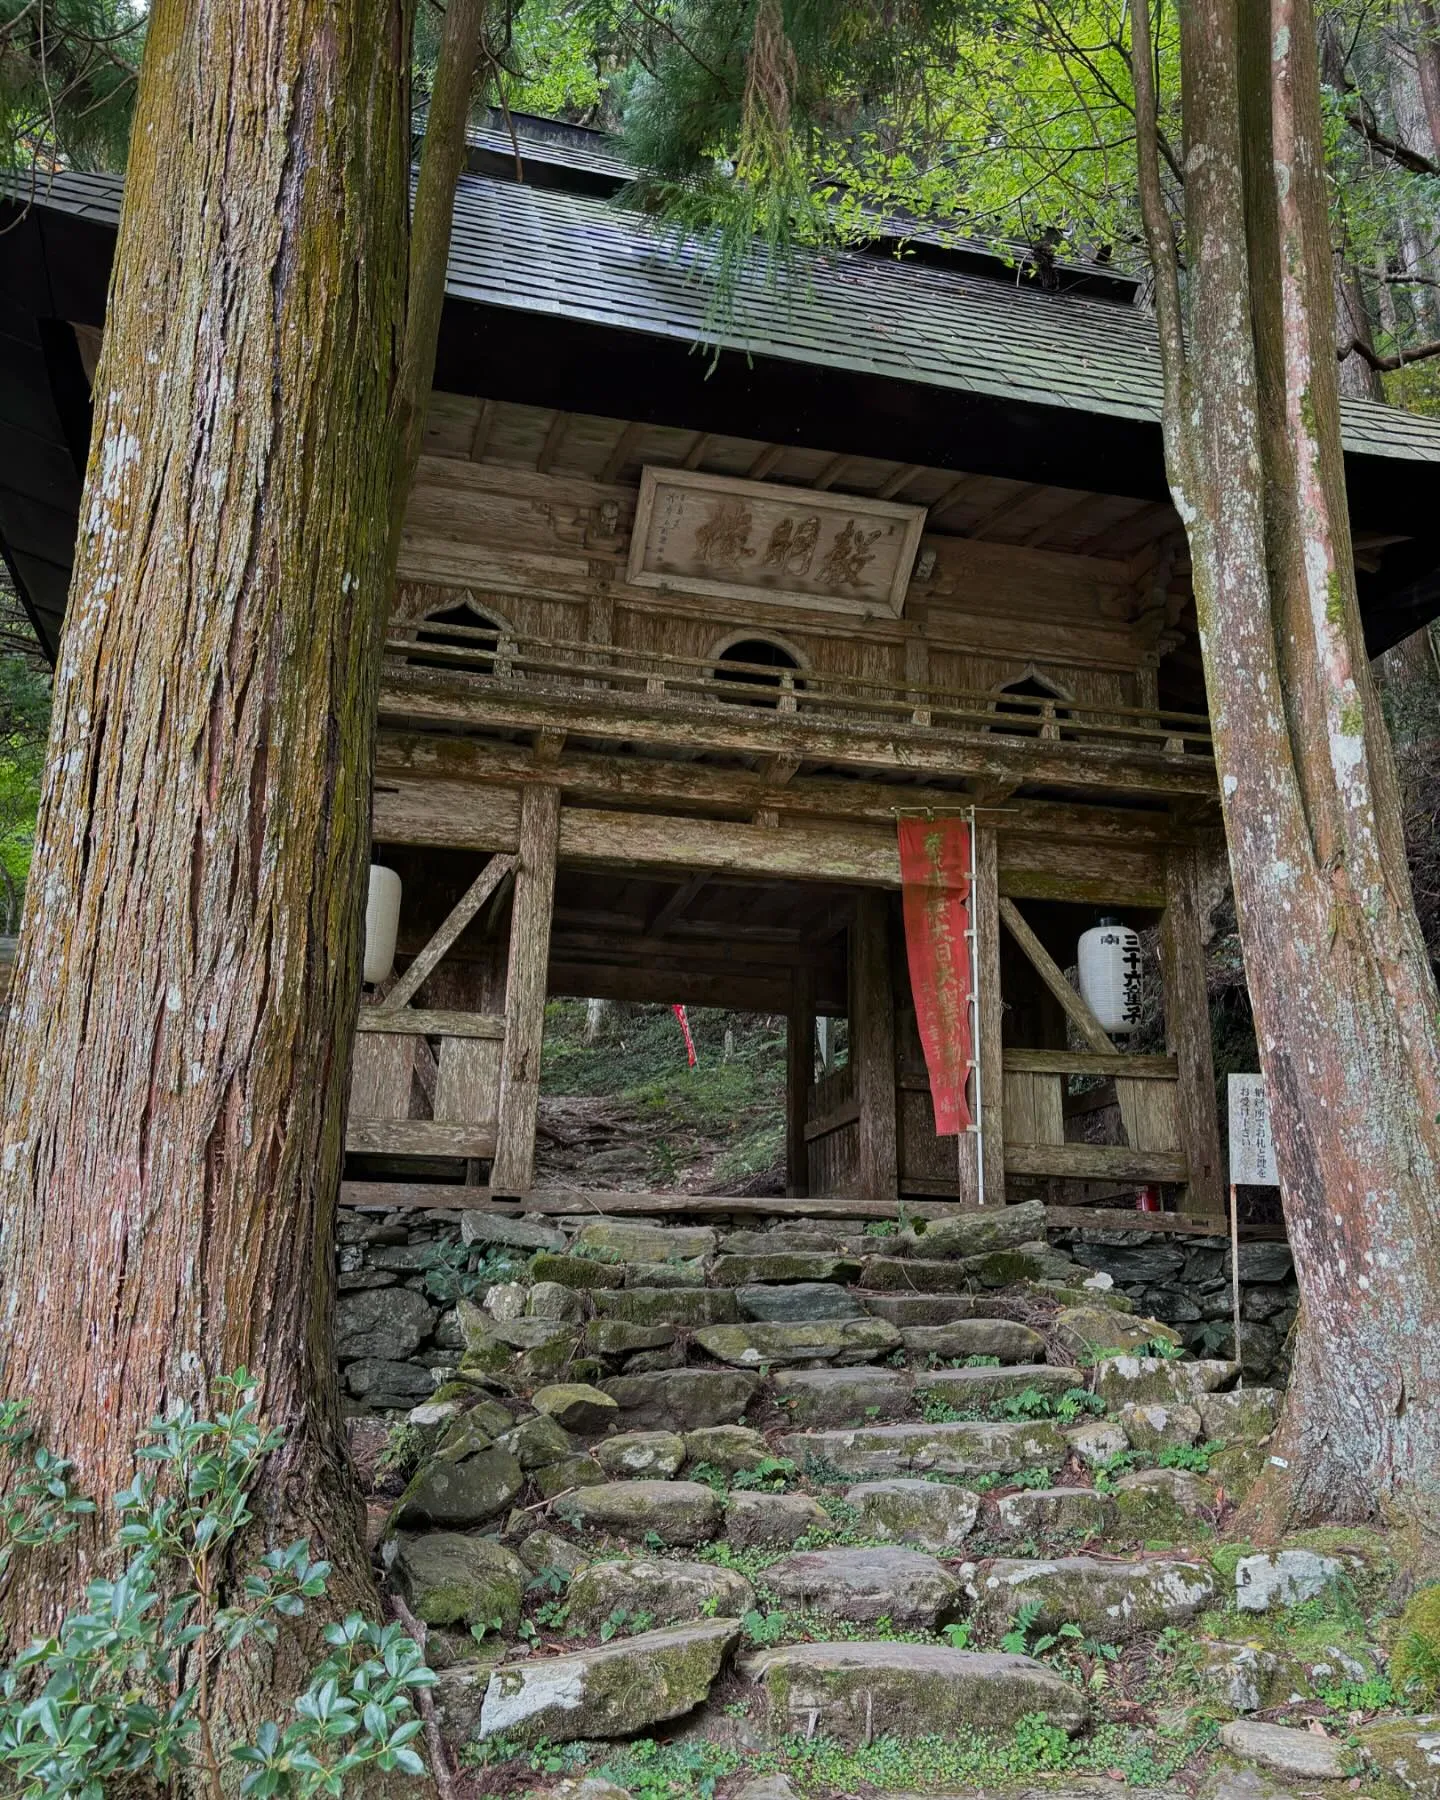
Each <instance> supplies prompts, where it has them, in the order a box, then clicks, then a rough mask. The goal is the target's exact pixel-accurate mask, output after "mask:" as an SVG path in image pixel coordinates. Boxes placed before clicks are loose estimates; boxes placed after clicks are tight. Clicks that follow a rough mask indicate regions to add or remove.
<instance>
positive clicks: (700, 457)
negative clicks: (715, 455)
mask: <svg viewBox="0 0 1440 1800" xmlns="http://www.w3.org/2000/svg"><path fill="white" fill-rule="evenodd" d="M709 449H710V433H709V432H708V431H697V432H696V433H695V442H694V443H693V444H692V445H691V446H690V448H689V449H688V450H687V451H686V452H685V454H684V456H683V457H681V459H680V467H681V468H682V469H698V468H699V467H700V465H701V463H703V462H704V460H705V457H706V455H707V453H708V452H709Z"/></svg>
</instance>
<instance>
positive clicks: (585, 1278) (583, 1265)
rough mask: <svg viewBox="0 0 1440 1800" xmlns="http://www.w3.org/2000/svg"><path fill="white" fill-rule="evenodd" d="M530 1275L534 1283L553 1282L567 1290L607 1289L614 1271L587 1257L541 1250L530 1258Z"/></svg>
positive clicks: (613, 1276) (612, 1279)
mask: <svg viewBox="0 0 1440 1800" xmlns="http://www.w3.org/2000/svg"><path fill="white" fill-rule="evenodd" d="M530 1275H531V1279H532V1280H534V1281H553V1282H555V1283H557V1284H558V1285H559V1286H560V1287H567V1288H603V1287H609V1286H610V1284H611V1282H612V1281H614V1279H615V1271H614V1269H612V1268H610V1267H608V1266H607V1265H606V1264H605V1263H600V1262H596V1261H595V1259H594V1258H593V1257H589V1256H560V1255H556V1254H555V1253H554V1252H553V1251H549V1250H541V1251H538V1252H537V1253H536V1254H535V1255H534V1256H532V1257H531V1258H530Z"/></svg>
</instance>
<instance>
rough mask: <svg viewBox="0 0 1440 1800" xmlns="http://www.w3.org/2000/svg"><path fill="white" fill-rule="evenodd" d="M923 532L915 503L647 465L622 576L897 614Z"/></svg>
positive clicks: (644, 583)
mask: <svg viewBox="0 0 1440 1800" xmlns="http://www.w3.org/2000/svg"><path fill="white" fill-rule="evenodd" d="M924 528H925V508H924V507H923V506H902V505H900V504H899V503H898V502H897V501H892V500H869V499H864V498H859V497H857V496H855V495H853V494H833V493H831V492H830V491H829V490H828V489H820V490H816V489H812V488H798V487H784V486H782V485H780V484H779V483H778V482H764V481H736V480H733V479H731V478H730V477H729V476H724V475H700V474H696V473H694V472H693V471H690V470H686V469H660V468H652V467H647V468H645V469H644V470H643V471H642V473H641V477H640V499H639V503H638V505H637V506H636V509H635V531H634V535H633V537H632V538H631V540H630V566H629V570H628V574H627V579H628V580H629V581H630V582H632V583H633V584H634V585H635V586H637V587H658V588H671V589H675V590H678V591H681V592H685V593H691V594H709V595H713V596H715V597H717V598H726V599H740V600H766V601H778V602H780V603H781V604H783V605H787V606H807V607H819V608H821V609H822V610H824V611H829V612H846V613H855V614H859V615H862V616H874V615H876V614H889V615H891V616H893V617H897V618H898V617H899V615H900V612H901V610H902V609H903V607H904V605H905V590H906V588H907V587H908V586H909V582H910V575H911V571H912V570H913V569H914V567H915V553H916V551H917V550H918V549H919V548H920V534H921V532H922V531H923V530H924Z"/></svg>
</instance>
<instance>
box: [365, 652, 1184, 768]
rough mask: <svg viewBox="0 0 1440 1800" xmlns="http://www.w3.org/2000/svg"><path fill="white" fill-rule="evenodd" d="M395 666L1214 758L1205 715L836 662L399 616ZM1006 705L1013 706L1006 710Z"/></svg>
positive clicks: (680, 701) (542, 687)
mask: <svg viewBox="0 0 1440 1800" xmlns="http://www.w3.org/2000/svg"><path fill="white" fill-rule="evenodd" d="M385 648H386V654H387V663H388V666H389V667H390V668H392V669H396V670H398V669H400V668H405V667H407V666H409V667H414V666H417V665H418V666H420V667H428V668H432V669H441V670H445V671H449V672H453V673H455V674H461V675H473V676H475V677H476V678H477V679H483V680H485V681H486V682H493V683H495V684H497V685H500V686H503V687H505V688H506V689H507V690H510V691H513V690H514V689H516V688H521V689H527V688H528V689H530V690H532V691H536V692H551V693H554V692H569V691H575V690H581V691H584V692H585V693H586V696H587V700H588V699H591V698H593V699H597V700H600V699H603V698H605V697H607V696H608V697H609V698H611V699H612V700H619V701H622V702H630V703H633V702H634V701H636V700H639V701H641V702H642V703H643V704H644V705H645V706H646V707H649V708H657V707H666V706H673V707H684V708H686V709H687V710H693V709H694V708H696V707H697V706H700V707H706V708H709V707H720V706H723V707H726V708H733V707H737V706H738V707H743V708H745V709H746V710H747V711H751V710H753V711H759V710H764V711H766V712H768V713H772V714H773V713H779V714H786V715H789V716H790V717H792V718H796V719H800V720H803V719H805V718H807V717H811V718H823V719H824V720H825V721H826V722H827V723H828V724H834V723H837V722H838V723H844V722H846V721H849V722H853V723H855V724H857V725H860V724H865V725H874V724H876V723H877V722H880V723H884V724H886V725H887V726H890V727H895V726H902V727H903V726H909V727H920V728H928V729H930V730H933V731H943V732H947V733H952V734H956V733H958V734H966V735H968V734H973V733H984V734H985V735H987V736H989V737H992V738H999V739H1002V740H1005V741H1007V742H1011V743H1016V742H1018V743H1025V742H1034V741H1036V740H1037V739H1038V740H1041V741H1046V742H1049V743H1056V742H1061V741H1063V742H1066V743H1070V744H1075V745H1085V744H1090V745H1096V746H1104V747H1106V748H1110V749H1122V748H1123V749H1126V750H1128V751H1130V752H1131V753H1138V754H1144V755H1151V756H1160V757H1163V758H1165V759H1167V760H1178V759H1183V758H1203V759H1207V760H1208V758H1209V756H1210V749H1211V744H1210V732H1209V724H1208V721H1207V719H1206V718H1205V716H1204V715H1203V714H1200V713H1185V712H1174V711H1170V710H1168V709H1164V708H1147V707H1136V706H1121V705H1115V704H1109V703H1107V704H1105V705H1094V704H1091V703H1088V702H1084V701H1078V700H1068V699H1063V698H1059V697H1056V698H1053V699H1052V698H1050V697H1040V696H1032V695H1023V694H1011V693H1005V694H997V693H994V692H990V691H983V690H975V689H955V688H938V687H932V686H915V685H913V684H912V683H909V682H905V683H903V684H901V683H893V682H886V681H881V680H877V679H876V678H875V677H874V676H868V675H866V676H860V675H847V674H841V673H838V672H832V671H829V670H823V671H822V670H815V669H793V670H792V669H776V668H773V667H770V666H768V665H764V664H759V663H741V662H731V661H729V660H728V659H727V660H726V661H725V663H724V668H725V674H724V676H719V675H717V674H716V663H715V660H714V659H713V658H711V659H708V660H707V659H704V658H699V657H691V656H675V655H670V654H666V653H664V652H660V651H654V650H644V651H639V650H635V649H630V648H622V647H620V646H618V645H613V644H592V643H588V642H582V641H579V640H573V639H563V638H537V637H521V636H509V635H501V636H499V637H498V638H497V636H496V634H495V633H494V632H493V631H485V630H481V629H478V628H476V627H473V626H466V625H447V624H439V623H436V622H432V621H421V622H419V623H416V624H393V625H392V626H391V628H390V635H389V637H388V639H387V641H386V646H385ZM1002 707H1003V710H1000V709H1001V708H1002Z"/></svg>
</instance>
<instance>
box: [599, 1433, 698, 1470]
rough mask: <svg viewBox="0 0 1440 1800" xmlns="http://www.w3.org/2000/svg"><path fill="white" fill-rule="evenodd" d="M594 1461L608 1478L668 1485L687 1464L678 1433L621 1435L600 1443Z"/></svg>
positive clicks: (683, 1446) (617, 1434) (605, 1439)
mask: <svg viewBox="0 0 1440 1800" xmlns="http://www.w3.org/2000/svg"><path fill="white" fill-rule="evenodd" d="M595 1460H596V1461H597V1462H598V1463H599V1465H600V1467H601V1468H602V1469H603V1470H604V1471H605V1473H606V1474H607V1475H614V1476H618V1477H619V1478H620V1479H621V1480H624V1479H626V1478H627V1477H628V1478H629V1479H631V1480H636V1479H640V1478H643V1477H649V1478H650V1479H651V1480H654V1481H668V1480H669V1479H670V1477H671V1476H672V1475H678V1474H679V1473H680V1466H681V1464H682V1463H683V1462H684V1461H685V1440H684V1438H683V1437H681V1435H680V1433H679V1432H678V1431H621V1432H617V1433H616V1435H615V1436H614V1437H608V1438H602V1439H601V1441H600V1442H599V1443H598V1444H597V1445H596V1446H595Z"/></svg>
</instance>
